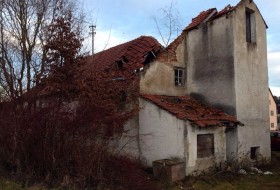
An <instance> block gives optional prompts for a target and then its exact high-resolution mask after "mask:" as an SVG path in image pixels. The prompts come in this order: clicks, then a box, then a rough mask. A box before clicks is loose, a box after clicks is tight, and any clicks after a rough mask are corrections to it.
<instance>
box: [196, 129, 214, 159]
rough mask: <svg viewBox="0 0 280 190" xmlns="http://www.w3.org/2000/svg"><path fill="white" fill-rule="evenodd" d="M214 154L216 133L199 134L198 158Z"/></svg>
mask: <svg viewBox="0 0 280 190" xmlns="http://www.w3.org/2000/svg"><path fill="white" fill-rule="evenodd" d="M213 155H214V134H203V135H197V158H205V157H209V156H213Z"/></svg>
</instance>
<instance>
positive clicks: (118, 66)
mask: <svg viewBox="0 0 280 190" xmlns="http://www.w3.org/2000/svg"><path fill="white" fill-rule="evenodd" d="M125 63H126V62H125V60H124V59H120V60H118V61H116V62H115V64H116V67H117V69H123V66H124V64H125Z"/></svg>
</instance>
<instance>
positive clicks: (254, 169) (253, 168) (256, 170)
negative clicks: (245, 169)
mask: <svg viewBox="0 0 280 190" xmlns="http://www.w3.org/2000/svg"><path fill="white" fill-rule="evenodd" d="M250 170H251V171H252V172H255V173H258V174H262V173H263V172H262V171H261V170H259V169H258V168H255V167H251V168H250Z"/></svg>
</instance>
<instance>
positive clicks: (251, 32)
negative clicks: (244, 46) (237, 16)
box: [246, 8, 256, 43]
mask: <svg viewBox="0 0 280 190" xmlns="http://www.w3.org/2000/svg"><path fill="white" fill-rule="evenodd" d="M246 41H247V42H249V43H256V21H255V14H254V11H253V10H251V9H248V8H246Z"/></svg>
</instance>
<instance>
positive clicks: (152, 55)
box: [144, 50, 156, 65]
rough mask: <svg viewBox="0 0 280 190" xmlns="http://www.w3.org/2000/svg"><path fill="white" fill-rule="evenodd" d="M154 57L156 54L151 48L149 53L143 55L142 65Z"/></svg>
mask: <svg viewBox="0 0 280 190" xmlns="http://www.w3.org/2000/svg"><path fill="white" fill-rule="evenodd" d="M155 57H156V55H155V53H154V52H153V50H152V51H149V53H148V54H147V55H145V61H144V65H147V64H148V63H150V62H151V61H152V60H153V59H154V58H155Z"/></svg>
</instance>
